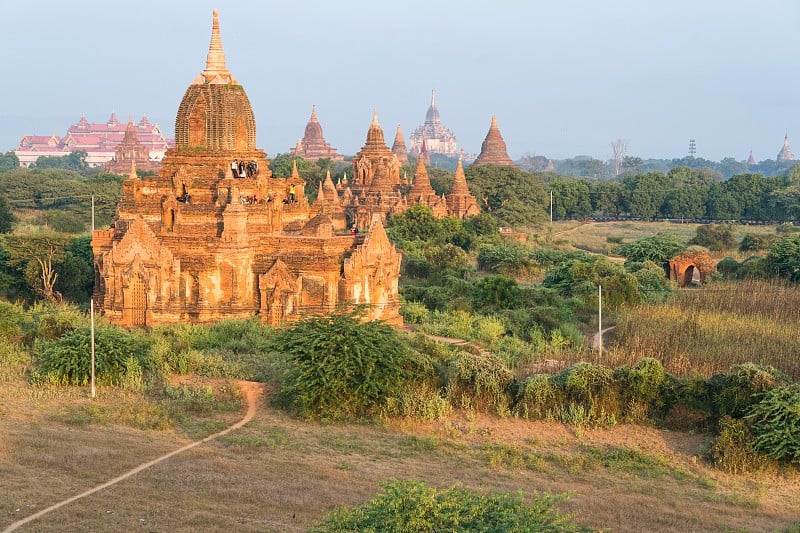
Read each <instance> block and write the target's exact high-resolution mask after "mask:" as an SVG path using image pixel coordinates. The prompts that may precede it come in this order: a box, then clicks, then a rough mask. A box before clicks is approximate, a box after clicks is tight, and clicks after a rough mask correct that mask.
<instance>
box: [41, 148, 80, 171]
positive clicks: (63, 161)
mask: <svg viewBox="0 0 800 533" xmlns="http://www.w3.org/2000/svg"><path fill="white" fill-rule="evenodd" d="M87 155H88V154H87V153H86V152H84V151H82V150H78V151H75V152H70V153H69V155H64V156H60V157H58V156H42V157H40V158H38V159H37V160H36V162H34V163H33V164H31V168H38V169H45V168H63V169H69V170H78V171H80V170H86V169H87V168H89V165H88V164H87V163H86V156H87Z"/></svg>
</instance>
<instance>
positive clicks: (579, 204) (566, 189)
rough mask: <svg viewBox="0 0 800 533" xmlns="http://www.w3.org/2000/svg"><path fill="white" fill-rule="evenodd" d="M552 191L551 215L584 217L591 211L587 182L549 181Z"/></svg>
mask: <svg viewBox="0 0 800 533" xmlns="http://www.w3.org/2000/svg"><path fill="white" fill-rule="evenodd" d="M550 188H551V190H552V191H553V217H554V218H559V219H563V218H567V217H577V218H584V217H587V216H589V215H590V214H591V212H592V202H591V199H590V197H589V184H588V183H587V182H586V181H583V180H560V179H557V180H554V181H552V182H551V183H550Z"/></svg>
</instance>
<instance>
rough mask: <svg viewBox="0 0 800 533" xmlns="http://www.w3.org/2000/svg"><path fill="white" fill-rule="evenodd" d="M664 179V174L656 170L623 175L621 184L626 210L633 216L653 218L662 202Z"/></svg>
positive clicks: (664, 194) (664, 193)
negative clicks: (623, 189)
mask: <svg viewBox="0 0 800 533" xmlns="http://www.w3.org/2000/svg"><path fill="white" fill-rule="evenodd" d="M666 181H667V179H666V178H665V176H664V175H663V174H660V173H658V172H648V173H647V174H633V175H628V176H625V177H624V178H623V179H622V184H623V186H624V187H625V206H626V211H627V212H628V213H629V214H630V215H631V216H633V217H639V218H655V217H656V216H657V215H658V214H659V212H660V210H661V205H662V204H663V203H664V197H665V196H666V191H665V182H666Z"/></svg>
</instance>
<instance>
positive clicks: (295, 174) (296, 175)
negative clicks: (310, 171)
mask: <svg viewBox="0 0 800 533" xmlns="http://www.w3.org/2000/svg"><path fill="white" fill-rule="evenodd" d="M292 177H293V178H298V179H299V178H300V173H299V172H298V171H297V159H292Z"/></svg>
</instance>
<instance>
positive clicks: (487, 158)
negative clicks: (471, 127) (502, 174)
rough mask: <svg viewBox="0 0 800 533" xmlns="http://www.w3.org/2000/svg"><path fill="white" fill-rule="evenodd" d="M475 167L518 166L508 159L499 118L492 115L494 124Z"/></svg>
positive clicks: (490, 128) (484, 141) (482, 146)
mask: <svg viewBox="0 0 800 533" xmlns="http://www.w3.org/2000/svg"><path fill="white" fill-rule="evenodd" d="M472 164H473V165H499V166H504V167H514V168H516V166H517V165H515V164H514V162H513V161H512V160H511V158H510V157H508V152H507V151H506V142H505V141H504V140H503V136H502V135H501V134H500V129H499V128H498V127H497V117H495V116H494V115H492V124H491V126H489V132H488V133H487V134H486V138H485V139H484V140H483V144H482V145H481V153H480V154H479V155H478V158H477V159H476V160H475V162H473V163H472Z"/></svg>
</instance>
